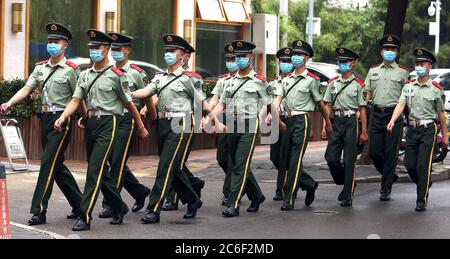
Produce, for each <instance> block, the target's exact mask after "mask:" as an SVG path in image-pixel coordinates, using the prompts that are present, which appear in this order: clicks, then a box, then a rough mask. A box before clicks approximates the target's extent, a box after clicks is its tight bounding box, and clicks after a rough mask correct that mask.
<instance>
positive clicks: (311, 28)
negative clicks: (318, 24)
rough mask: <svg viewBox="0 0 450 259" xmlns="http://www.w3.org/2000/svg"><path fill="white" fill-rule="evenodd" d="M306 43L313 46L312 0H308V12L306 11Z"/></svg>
mask: <svg viewBox="0 0 450 259" xmlns="http://www.w3.org/2000/svg"><path fill="white" fill-rule="evenodd" d="M308 20H309V21H308V28H309V33H308V43H309V44H310V45H311V46H313V44H314V0H309V12H308Z"/></svg>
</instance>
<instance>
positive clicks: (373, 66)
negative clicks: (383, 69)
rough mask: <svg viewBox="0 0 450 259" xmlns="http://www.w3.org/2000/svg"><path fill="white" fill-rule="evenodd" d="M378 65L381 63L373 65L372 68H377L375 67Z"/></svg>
mask: <svg viewBox="0 0 450 259" xmlns="http://www.w3.org/2000/svg"><path fill="white" fill-rule="evenodd" d="M378 66H380V64H375V65H372V68H375V67H378Z"/></svg>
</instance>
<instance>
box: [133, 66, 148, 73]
mask: <svg viewBox="0 0 450 259" xmlns="http://www.w3.org/2000/svg"><path fill="white" fill-rule="evenodd" d="M130 67H131V68H132V69H134V70H136V71H138V72H139V73H143V72H145V70H144V69H142V68H140V67H139V66H138V65H135V64H131V66H130Z"/></svg>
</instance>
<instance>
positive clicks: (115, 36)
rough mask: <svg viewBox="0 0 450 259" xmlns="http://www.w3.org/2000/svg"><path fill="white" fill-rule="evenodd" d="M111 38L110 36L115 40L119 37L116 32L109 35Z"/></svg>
mask: <svg viewBox="0 0 450 259" xmlns="http://www.w3.org/2000/svg"><path fill="white" fill-rule="evenodd" d="M111 38H112V39H113V40H114V41H116V40H117V39H118V38H119V37H118V36H117V34H113V35H111Z"/></svg>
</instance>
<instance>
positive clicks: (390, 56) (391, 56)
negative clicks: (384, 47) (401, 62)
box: [383, 51, 397, 62]
mask: <svg viewBox="0 0 450 259" xmlns="http://www.w3.org/2000/svg"><path fill="white" fill-rule="evenodd" d="M396 58H397V53H395V52H394V51H385V52H384V53H383V59H384V60H386V61H387V62H394V60H395V59H396Z"/></svg>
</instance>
